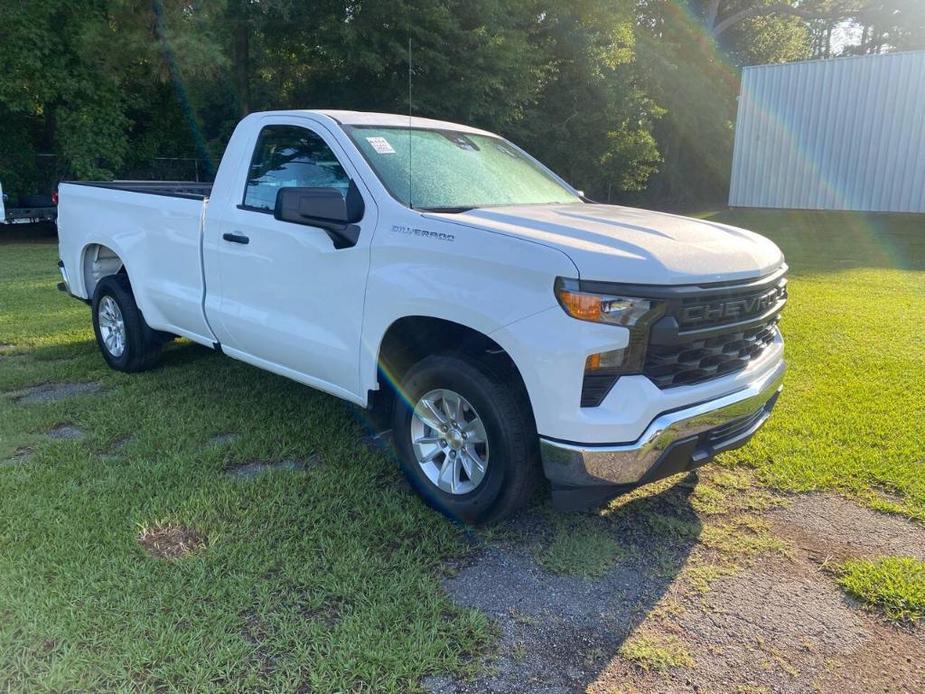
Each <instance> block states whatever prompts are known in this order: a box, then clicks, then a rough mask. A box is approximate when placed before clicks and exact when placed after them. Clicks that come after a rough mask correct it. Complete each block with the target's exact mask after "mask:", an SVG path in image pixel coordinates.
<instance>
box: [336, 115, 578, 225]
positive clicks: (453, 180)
mask: <svg viewBox="0 0 925 694" xmlns="http://www.w3.org/2000/svg"><path fill="white" fill-rule="evenodd" d="M346 130H347V132H348V134H349V135H350V137H351V139H352V140H353V142H354V143H355V144H356V146H357V147H359V149H360V151H361V152H362V153H363V156H364V157H366V159H367V161H368V162H369V163H370V165H371V166H372V167H373V170H374V171H375V172H376V175H377V176H379V179H380V180H381V181H382V183H383V184H384V185H385V187H386V188H387V189H388V190H389V192H390V193H391V194H392V195H393V196H394V197H395V198H396V199H397V200H398V201H399V202H401V203H402V204H404V205H407V206H408V207H414V208H415V209H427V210H438V211H447V212H455V211H462V210H467V209H471V208H473V207H492V206H498V205H535V204H543V203H547V204H548V203H559V204H562V203H577V202H581V200H580V199H579V198H578V196H576V195H575V194H574V193H572V192H571V191H570V190H568V189H567V188H565V187H564V186H563V185H562V184H561V183H559V182H558V181H556V180H555V179H554V178H553V177H552V176H551V175H550V174H549V173H548V172H546V171H545V170H544V169H543V168H542V167H540V166H539V165H537V164H536V163H534V162H533V161H531V160H530V159H529V158H527V157H526V156H524V155H523V154H521V153H520V152H519V151H518V150H517V148H516V147H514V146H513V145H512V144H510V143H509V142H506V141H505V140H502V139H501V138H498V137H489V136H486V135H473V134H469V133H461V132H458V131H453V130H426V129H421V128H394V127H392V128H384V127H367V126H352V127H348V128H346ZM409 151H410V153H411V157H410V162H411V166H410V167H409V156H408V155H409ZM409 168H412V169H413V170H412V174H411V176H410V177H409V175H408V170H409Z"/></svg>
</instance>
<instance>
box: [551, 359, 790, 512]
mask: <svg viewBox="0 0 925 694" xmlns="http://www.w3.org/2000/svg"><path fill="white" fill-rule="evenodd" d="M785 369H786V367H785V365H784V362H783V361H781V362H779V363H778V365H777V367H776V368H774V369H772V370H771V371H769V372H768V373H766V374H763V375H762V377H761V378H760V379H758V380H756V381H754V382H753V383H751V384H749V385H748V386H747V387H746V388H744V389H743V390H739V391H737V392H735V393H731V394H730V395H726V396H724V397H721V398H717V399H715V400H710V401H708V402H704V403H700V404H698V405H693V406H691V407H687V408H684V409H681V410H675V411H672V412H666V413H664V414H661V415H659V416H658V417H656V418H655V419H654V420H653V421H652V423H651V424H650V425H649V426H648V428H647V429H646V431H645V433H643V435H642V436H640V437H639V439H637V440H636V441H634V442H632V443H624V444H605V445H582V444H575V443H566V442H562V441H556V440H553V439H546V438H541V439H540V452H541V456H542V459H543V470H544V472H545V473H546V477H548V478H549V480H550V482H552V484H553V491H554V494H555V492H556V489H557V487H558V488H562V487H565V488H587V487H601V486H607V487H632V486H637V485H640V484H645V483H646V482H651V481H654V480H657V479H660V478H662V477H667V476H668V475H672V474H675V473H677V472H683V471H685V470H690V469H693V468H695V467H698V466H700V465H702V464H703V463H706V462H708V461H709V460H710V459H711V458H713V456H714V455H716V454H717V453H720V452H721V451H726V450H730V449H733V448H737V447H739V446H741V445H743V444H744V443H745V442H747V441H748V439H750V438H751V437H752V435H753V434H754V433H755V432H756V431H758V429H760V428H761V426H762V425H763V424H764V423H765V421H767V419H768V416H769V415H770V413H771V408H773V407H774V404H775V403H776V402H777V396H778V395H779V394H780V391H781V389H782V388H783V386H782V381H783V378H784V371H785Z"/></svg>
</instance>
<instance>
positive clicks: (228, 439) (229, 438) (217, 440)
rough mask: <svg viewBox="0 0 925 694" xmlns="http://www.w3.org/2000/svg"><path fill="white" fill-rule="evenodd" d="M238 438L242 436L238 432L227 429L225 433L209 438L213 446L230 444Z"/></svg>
mask: <svg viewBox="0 0 925 694" xmlns="http://www.w3.org/2000/svg"><path fill="white" fill-rule="evenodd" d="M238 438H240V437H239V436H238V435H237V434H235V433H233V432H230V431H226V432H224V433H221V434H216V435H215V436H213V437H212V438H211V439H209V443H210V444H211V445H213V446H228V445H230V444H232V443H234V442H235V441H237V440H238Z"/></svg>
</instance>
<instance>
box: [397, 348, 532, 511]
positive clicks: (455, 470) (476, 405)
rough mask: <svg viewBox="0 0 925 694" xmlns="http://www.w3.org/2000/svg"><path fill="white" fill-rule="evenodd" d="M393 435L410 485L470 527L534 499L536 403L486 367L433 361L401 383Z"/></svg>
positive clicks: (451, 359) (442, 358)
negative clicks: (533, 405) (533, 410)
mask: <svg viewBox="0 0 925 694" xmlns="http://www.w3.org/2000/svg"><path fill="white" fill-rule="evenodd" d="M392 434H393V437H394V440H395V445H396V448H397V449H398V453H399V459H400V461H401V467H402V470H403V472H404V473H405V475H406V476H407V477H408V480H409V481H410V482H411V485H412V486H413V487H414V488H415V490H416V491H417V492H418V493H419V494H420V495H421V496H422V497H424V499H425V500H426V501H427V502H428V503H429V504H430V505H431V506H433V507H434V508H435V509H437V510H438V511H440V512H442V513H444V514H446V515H448V516H450V517H452V518H455V519H458V520H462V521H465V522H468V523H484V522H489V521H496V520H500V519H501V518H504V517H506V516H508V515H510V514H511V513H513V512H514V511H515V510H517V509H518V508H520V507H521V506H523V505H524V504H525V503H526V502H527V501H528V500H529V498H530V495H531V493H532V490H533V488H534V485H535V482H536V480H537V478H538V474H539V469H538V465H537V455H536V433H535V431H534V425H533V418H532V416H531V415H530V410H529V403H528V402H527V401H526V398H525V397H524V396H523V395H522V394H521V392H520V390H519V389H518V388H517V387H516V386H515V385H514V384H513V383H511V382H510V379H505V378H503V377H501V376H499V375H498V374H495V373H494V372H492V371H491V370H490V369H488V368H487V367H485V366H484V365H482V364H480V363H477V362H474V361H470V360H468V359H466V358H464V357H458V356H455V355H435V356H430V357H426V358H425V359H423V360H421V361H420V362H418V363H417V364H415V365H414V366H413V367H412V368H411V369H410V370H409V371H408V373H407V374H406V375H405V377H404V378H403V379H402V382H401V386H400V388H399V389H398V392H397V393H396V399H395V404H394V408H393V420H392Z"/></svg>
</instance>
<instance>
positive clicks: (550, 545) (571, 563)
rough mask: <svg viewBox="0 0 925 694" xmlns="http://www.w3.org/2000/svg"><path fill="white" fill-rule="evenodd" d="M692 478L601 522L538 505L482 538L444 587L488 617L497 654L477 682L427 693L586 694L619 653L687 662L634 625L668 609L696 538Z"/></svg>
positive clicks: (438, 685)
mask: <svg viewBox="0 0 925 694" xmlns="http://www.w3.org/2000/svg"><path fill="white" fill-rule="evenodd" d="M693 482H694V479H692V478H691V477H689V478H687V479H685V480H683V481H681V482H679V483H677V484H675V485H674V486H671V487H669V488H667V489H665V490H664V491H660V492H658V493H651V494H649V495H641V496H638V497H636V498H632V500H630V501H627V502H626V503H623V504H620V505H618V506H617V507H616V508H615V509H614V510H613V511H610V512H608V513H607V514H605V515H578V514H572V515H565V514H559V513H556V512H555V511H553V510H552V509H551V508H549V506H548V505H543V506H541V507H538V508H536V509H534V510H532V511H530V512H528V513H526V514H524V515H523V516H522V517H520V518H519V519H517V520H515V521H512V522H511V523H509V524H508V525H506V526H504V527H502V528H499V529H498V530H495V531H489V534H488V542H487V543H486V545H485V546H484V547H483V548H482V549H481V550H480V551H479V552H478V553H477V554H476V555H475V556H474V557H473V558H471V560H470V561H469V562H467V563H466V564H465V565H463V566H460V567H457V569H458V570H457V571H456V572H455V575H452V576H451V577H449V578H447V579H446V580H445V582H444V585H445V589H446V591H447V592H448V594H449V595H450V597H451V598H452V599H453V601H454V602H456V603H457V604H459V605H462V606H465V607H468V608H475V609H477V610H480V611H482V612H484V613H485V614H486V615H488V616H489V617H490V618H491V619H492V621H493V622H494V624H495V625H496V627H497V629H498V631H499V635H500V640H499V644H498V650H497V652H496V654H495V656H494V657H492V658H490V659H489V661H488V662H487V663H486V667H485V668H484V670H483V673H482V675H480V676H479V677H478V679H476V680H473V681H459V680H454V679H452V678H448V677H443V676H438V677H431V678H427V679H426V680H425V681H424V685H425V687H427V688H428V689H430V690H431V691H435V692H478V691H494V692H519V691H525V690H531V689H534V688H537V687H539V688H541V689H542V690H543V691H576V690H581V691H584V689H585V688H586V687H587V686H588V685H590V684H591V683H593V682H594V681H595V679H596V678H597V675H598V674H599V673H600V672H602V671H603V670H604V668H606V667H607V666H608V665H609V664H610V663H611V661H612V660H613V659H614V658H615V657H617V656H618V655H619V654H621V652H623V651H624V649H625V648H626V647H627V646H631V647H633V648H640V647H641V648H651V649H653V651H657V654H658V655H659V657H662V658H665V659H667V660H668V661H669V664H673V663H671V662H670V661H672V659H675V660H677V661H678V662H677V663H676V664H683V663H684V661H685V659H686V658H687V657H688V656H687V655H686V653H685V652H684V651H683V648H682V647H681V646H680V645H679V644H678V643H676V642H674V641H672V640H671V639H670V638H668V639H667V640H666V639H665V638H664V636H662V635H659V636H657V637H653V638H654V641H652V642H651V643H650V642H649V641H648V640H647V639H648V638H649V637H648V636H647V635H646V634H645V633H643V632H645V627H643V628H642V629H641V630H637V627H639V626H640V625H641V624H642V623H643V622H644V621H645V620H646V619H647V618H648V617H650V616H652V615H653V613H657V612H658V611H660V610H671V605H672V600H671V598H670V596H669V595H668V593H669V589H670V588H671V586H672V585H673V584H674V583H675V581H676V579H677V578H678V576H679V574H680V573H681V571H682V570H683V569H684V567H685V565H686V564H687V562H688V559H689V556H690V554H691V551H692V550H693V548H694V547H695V546H696V544H697V542H698V538H699V537H700V533H701V529H702V526H701V522H700V520H699V519H698V517H697V514H696V513H695V512H694V510H693V508H692V506H691V502H690V496H691V492H692V489H693ZM493 533H494V534H496V536H495V537H492V534H493ZM630 642H632V643H630ZM628 666H629V667H634V666H632V665H628Z"/></svg>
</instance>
